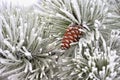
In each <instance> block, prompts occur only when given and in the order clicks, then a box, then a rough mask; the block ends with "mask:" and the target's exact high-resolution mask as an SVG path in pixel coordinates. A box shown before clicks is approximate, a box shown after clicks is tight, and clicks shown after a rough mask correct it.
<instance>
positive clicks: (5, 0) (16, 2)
mask: <svg viewBox="0 0 120 80" xmlns="http://www.w3.org/2000/svg"><path fill="white" fill-rule="evenodd" d="M37 2H38V0H0V8H1V7H3V6H7V7H9V6H10V5H12V6H16V7H23V6H24V7H30V6H32V5H34V4H35V3H37Z"/></svg>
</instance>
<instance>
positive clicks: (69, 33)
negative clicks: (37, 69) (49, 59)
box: [61, 24, 82, 50]
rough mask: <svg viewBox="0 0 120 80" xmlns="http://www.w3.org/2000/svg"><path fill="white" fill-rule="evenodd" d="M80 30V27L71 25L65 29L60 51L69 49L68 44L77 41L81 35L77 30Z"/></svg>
mask: <svg viewBox="0 0 120 80" xmlns="http://www.w3.org/2000/svg"><path fill="white" fill-rule="evenodd" d="M80 28H82V26H81V25H77V24H73V25H70V26H69V27H68V28H67V29H66V32H65V34H64V36H63V39H62V44H61V49H62V50H65V49H69V48H70V43H72V42H77V41H79V39H80V37H81V35H82V32H81V31H80V30H79V29H80Z"/></svg>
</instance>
